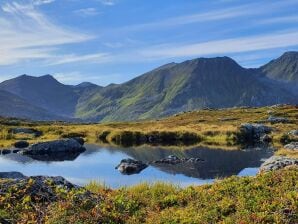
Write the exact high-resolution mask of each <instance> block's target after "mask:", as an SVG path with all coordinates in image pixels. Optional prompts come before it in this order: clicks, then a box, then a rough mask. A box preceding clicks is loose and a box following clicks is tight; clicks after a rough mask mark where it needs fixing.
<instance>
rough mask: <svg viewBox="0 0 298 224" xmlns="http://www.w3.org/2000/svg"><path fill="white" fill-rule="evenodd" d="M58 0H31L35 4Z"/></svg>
mask: <svg viewBox="0 0 298 224" xmlns="http://www.w3.org/2000/svg"><path fill="white" fill-rule="evenodd" d="M55 1H56V0H31V2H32V4H33V5H45V4H50V3H53V2H55Z"/></svg>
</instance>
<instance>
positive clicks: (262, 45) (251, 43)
mask: <svg viewBox="0 0 298 224" xmlns="http://www.w3.org/2000/svg"><path fill="white" fill-rule="evenodd" d="M296 45H298V31H291V32H284V33H273V34H272V33H271V34H266V35H257V36H249V37H238V38H231V39H224V40H216V41H207V42H201V43H193V44H185V45H181V44H179V43H173V44H171V45H163V46H154V47H152V48H150V49H145V50H142V51H140V54H141V55H142V56H143V57H148V58H175V57H190V56H200V55H212V54H227V53H241V52H242V53H243V52H250V51H257V50H267V49H275V48H281V47H289V46H296Z"/></svg>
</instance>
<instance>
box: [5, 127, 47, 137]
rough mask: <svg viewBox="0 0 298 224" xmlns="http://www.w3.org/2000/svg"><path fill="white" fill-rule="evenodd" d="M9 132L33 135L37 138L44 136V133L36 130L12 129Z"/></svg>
mask: <svg viewBox="0 0 298 224" xmlns="http://www.w3.org/2000/svg"><path fill="white" fill-rule="evenodd" d="M9 132H11V133H13V134H31V135H34V136H35V137H39V136H41V135H42V132H41V131H39V130H36V129H34V128H11V129H10V130H9Z"/></svg>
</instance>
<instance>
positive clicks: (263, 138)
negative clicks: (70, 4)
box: [260, 134, 272, 143]
mask: <svg viewBox="0 0 298 224" xmlns="http://www.w3.org/2000/svg"><path fill="white" fill-rule="evenodd" d="M260 141H261V142H263V143H269V142H272V138H271V136H270V135H268V134H264V135H262V136H261V137H260Z"/></svg>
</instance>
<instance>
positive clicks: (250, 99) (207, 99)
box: [76, 57, 296, 121]
mask: <svg viewBox="0 0 298 224" xmlns="http://www.w3.org/2000/svg"><path fill="white" fill-rule="evenodd" d="M257 73H258V71H257V70H252V69H244V68H242V67H241V66H239V65H238V64H237V63H236V62H235V61H233V60H232V59H231V58H228V57H218V58H199V59H194V60H189V61H185V62H182V63H179V64H175V63H171V64H169V65H165V66H162V67H160V68H158V69H155V70H153V71H151V72H148V73H146V74H144V75H142V76H139V77H137V78H135V79H133V80H131V81H129V82H126V83H124V84H121V85H111V86H108V87H106V88H103V89H101V90H97V91H95V92H93V93H91V94H90V95H89V96H88V99H84V100H79V103H78V106H77V114H76V115H77V116H78V117H81V118H85V119H92V120H102V121H114V120H134V119H146V118H158V117H162V116H167V115H171V114H175V113H177V112H181V111H188V110H194V109H199V108H204V107H214V108H220V107H233V106H243V105H245V106H261V105H270V104H276V103H285V102H287V103H293V102H296V99H295V97H293V96H292V93H290V92H289V91H288V90H287V89H286V88H283V87H282V86H278V85H277V84H275V83H272V82H268V81H266V80H264V79H266V78H260V77H259V75H258V74H257Z"/></svg>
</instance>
